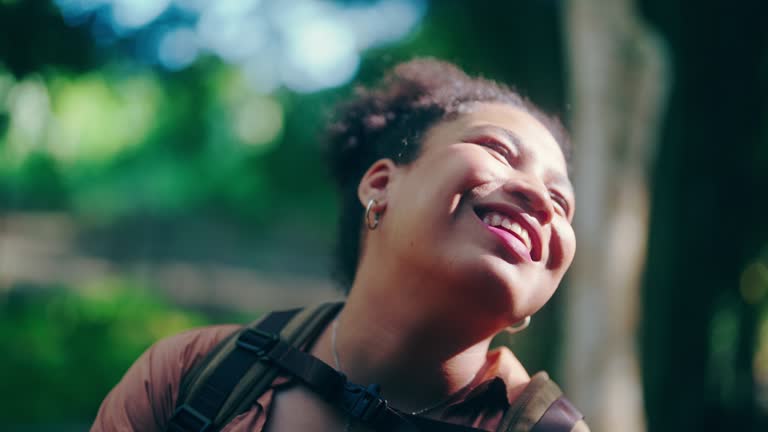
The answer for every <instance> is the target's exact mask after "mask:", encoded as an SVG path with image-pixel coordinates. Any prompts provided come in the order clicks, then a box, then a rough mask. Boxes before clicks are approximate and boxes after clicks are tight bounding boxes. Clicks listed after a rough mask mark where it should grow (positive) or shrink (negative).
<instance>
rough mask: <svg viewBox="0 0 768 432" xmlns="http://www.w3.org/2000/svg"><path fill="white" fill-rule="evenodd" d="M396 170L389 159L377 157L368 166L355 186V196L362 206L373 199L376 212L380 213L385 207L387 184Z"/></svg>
mask: <svg viewBox="0 0 768 432" xmlns="http://www.w3.org/2000/svg"><path fill="white" fill-rule="evenodd" d="M396 171H397V165H395V163H394V162H392V160H391V159H379V160H377V161H376V162H374V163H373V165H371V167H370V168H368V171H366V172H365V174H363V177H362V178H361V179H360V184H359V185H358V187H357V197H358V199H359V200H360V203H361V204H362V205H363V207H365V206H367V205H368V202H370V201H371V200H372V199H375V200H376V203H377V205H376V207H375V208H374V210H375V211H376V212H378V213H381V212H383V211H384V210H385V209H386V207H387V201H388V199H387V198H388V195H389V186H390V184H391V182H392V177H393V175H394V174H395V172H396Z"/></svg>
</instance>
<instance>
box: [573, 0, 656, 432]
mask: <svg viewBox="0 0 768 432" xmlns="http://www.w3.org/2000/svg"><path fill="white" fill-rule="evenodd" d="M564 12H565V16H564V24H565V26H566V32H565V33H564V34H565V35H566V38H567V41H566V46H567V47H568V55H569V66H570V90H571V92H570V94H571V101H572V104H571V119H570V120H571V130H572V131H573V140H574V159H573V170H574V180H575V188H576V194H577V202H578V209H577V214H576V219H575V221H574V227H575V229H576V237H577V243H578V248H577V249H578V252H577V254H576V260H575V262H574V265H573V267H572V269H571V273H570V279H569V283H568V288H567V294H566V296H567V300H566V317H567V319H566V322H567V323H568V327H567V328H566V329H565V343H564V347H565V365H564V368H563V369H564V371H565V381H564V384H565V387H566V388H567V393H568V394H569V397H570V398H571V399H573V400H574V402H575V403H576V405H577V406H579V407H580V409H582V411H583V412H584V414H585V415H586V417H587V420H588V422H589V424H590V426H591V427H592V428H593V429H594V430H597V431H612V430H621V431H626V432H634V431H640V430H644V429H645V420H644V415H643V401H642V391H641V380H640V373H639V363H638V348H637V322H638V310H639V296H640V293H639V288H640V284H641V275H642V270H643V266H644V262H645V250H646V239H647V234H648V214H649V192H648V189H649V186H648V183H649V182H648V177H649V171H650V167H651V164H652V162H653V160H654V155H655V147H656V146H655V143H656V141H657V131H658V129H659V127H658V126H659V120H660V117H661V112H662V108H663V105H664V100H665V95H666V90H667V76H668V71H667V64H668V61H667V58H666V55H665V49H664V46H663V44H662V43H661V42H660V40H659V39H658V38H657V37H656V36H655V35H654V33H653V32H651V31H650V30H649V29H648V28H647V27H646V26H644V25H643V23H642V22H641V21H640V19H639V18H638V16H637V14H636V12H635V10H634V4H633V1H631V0H569V1H567V2H566V8H565V10H564Z"/></svg>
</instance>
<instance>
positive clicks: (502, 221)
mask: <svg viewBox="0 0 768 432" xmlns="http://www.w3.org/2000/svg"><path fill="white" fill-rule="evenodd" d="M483 222H484V223H485V224H486V225H489V226H492V227H496V228H501V229H503V230H505V231H507V232H509V233H511V234H512V235H514V236H516V237H518V238H519V239H520V240H522V241H523V244H525V247H526V248H527V249H528V253H529V254H530V253H531V249H532V248H533V245H532V244H531V235H530V234H528V230H526V229H525V228H523V227H522V226H521V225H520V224H519V223H517V222H515V221H513V220H511V219H510V218H508V217H506V216H504V215H503V214H501V213H497V212H490V213H486V214H485V216H483Z"/></svg>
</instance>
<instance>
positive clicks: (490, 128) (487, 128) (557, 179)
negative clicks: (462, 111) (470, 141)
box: [469, 124, 574, 195]
mask: <svg viewBox="0 0 768 432" xmlns="http://www.w3.org/2000/svg"><path fill="white" fill-rule="evenodd" d="M469 132H470V133H478V132H494V133H498V134H501V135H503V136H504V138H506V139H508V140H509V141H510V142H511V143H512V144H513V145H515V146H516V147H518V150H522V149H526V150H528V151H530V148H531V146H530V145H528V144H527V143H526V142H525V141H523V139H522V138H520V137H519V136H518V135H517V134H516V133H514V132H512V131H511V130H509V129H507V128H505V127H501V126H496V125H492V124H485V125H480V126H476V127H473V128H471V129H470V130H469ZM547 175H548V177H549V178H550V179H551V180H550V181H551V182H552V183H553V184H555V185H558V186H560V187H563V188H565V189H567V190H568V191H569V192H570V193H571V195H573V194H574V190H573V184H572V183H571V180H570V179H569V178H568V176H564V175H562V174H560V173H558V172H555V171H551V170H550V171H548V172H547Z"/></svg>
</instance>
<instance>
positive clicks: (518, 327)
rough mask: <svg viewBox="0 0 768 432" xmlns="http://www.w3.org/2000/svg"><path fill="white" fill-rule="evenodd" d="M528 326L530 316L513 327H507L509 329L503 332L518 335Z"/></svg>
mask: <svg viewBox="0 0 768 432" xmlns="http://www.w3.org/2000/svg"><path fill="white" fill-rule="evenodd" d="M529 325H531V316H530V315H528V316H527V317H525V318H523V320H522V321H520V322H518V323H516V324H515V325H513V326H509V327H507V328H505V329H504V331H505V332H507V333H509V334H515V333H520V332H521V331H523V330H525V329H527V328H528V326H529Z"/></svg>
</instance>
